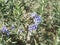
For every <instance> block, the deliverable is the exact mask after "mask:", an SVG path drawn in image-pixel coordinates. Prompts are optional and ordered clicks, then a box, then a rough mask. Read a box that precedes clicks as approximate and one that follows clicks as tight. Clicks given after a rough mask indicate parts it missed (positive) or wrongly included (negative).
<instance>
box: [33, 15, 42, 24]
mask: <svg viewBox="0 0 60 45" xmlns="http://www.w3.org/2000/svg"><path fill="white" fill-rule="evenodd" d="M33 21H34V23H35V24H37V25H38V24H39V23H40V22H41V21H42V19H41V17H40V16H38V15H37V16H35V17H34V18H33Z"/></svg>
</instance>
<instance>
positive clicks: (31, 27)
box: [28, 24, 37, 31]
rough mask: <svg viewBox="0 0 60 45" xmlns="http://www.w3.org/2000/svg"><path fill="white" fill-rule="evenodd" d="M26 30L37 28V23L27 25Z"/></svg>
mask: <svg viewBox="0 0 60 45" xmlns="http://www.w3.org/2000/svg"><path fill="white" fill-rule="evenodd" d="M28 30H29V31H32V30H37V25H35V24H31V25H29V26H28Z"/></svg>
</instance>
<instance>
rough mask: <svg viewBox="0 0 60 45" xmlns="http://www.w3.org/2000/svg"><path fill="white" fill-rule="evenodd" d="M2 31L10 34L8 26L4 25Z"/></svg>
mask: <svg viewBox="0 0 60 45" xmlns="http://www.w3.org/2000/svg"><path fill="white" fill-rule="evenodd" d="M1 31H2V33H6V34H7V35H9V31H8V29H7V27H6V26H3V27H2V30H1Z"/></svg>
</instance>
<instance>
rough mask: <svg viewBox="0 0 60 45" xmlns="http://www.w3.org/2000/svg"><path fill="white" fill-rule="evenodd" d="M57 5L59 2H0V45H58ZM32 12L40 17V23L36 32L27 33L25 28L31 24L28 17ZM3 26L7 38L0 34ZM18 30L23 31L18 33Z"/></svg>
mask: <svg viewBox="0 0 60 45" xmlns="http://www.w3.org/2000/svg"><path fill="white" fill-rule="evenodd" d="M59 3H60V0H0V45H28V44H31V45H59V44H60V43H59V42H60V39H59V38H57V37H60V4H59ZM33 12H36V13H37V14H38V15H39V16H41V17H42V22H41V23H40V24H39V25H38V29H37V30H36V31H33V32H29V31H28V28H27V26H28V25H29V24H31V22H33V21H32V20H31V19H30V16H29V15H30V14H31V13H33ZM12 24H13V25H14V26H15V28H14V30H12V29H11V26H12ZM3 25H6V27H7V28H8V29H9V32H10V35H9V36H7V35H5V34H2V32H1V28H2V26H3ZM20 28H23V29H24V30H23V31H21V32H20V33H19V29H20ZM30 34H31V35H30Z"/></svg>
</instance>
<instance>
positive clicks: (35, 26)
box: [28, 12, 42, 31]
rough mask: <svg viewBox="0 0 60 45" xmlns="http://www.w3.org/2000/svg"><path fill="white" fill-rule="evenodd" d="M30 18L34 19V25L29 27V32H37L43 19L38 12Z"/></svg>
mask: <svg viewBox="0 0 60 45" xmlns="http://www.w3.org/2000/svg"><path fill="white" fill-rule="evenodd" d="M30 17H31V18H33V22H34V24H31V25H29V26H28V30H29V31H31V30H37V27H38V24H40V22H41V21H42V19H41V17H40V16H39V15H37V13H36V12H33V13H32V14H31V15H30Z"/></svg>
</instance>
